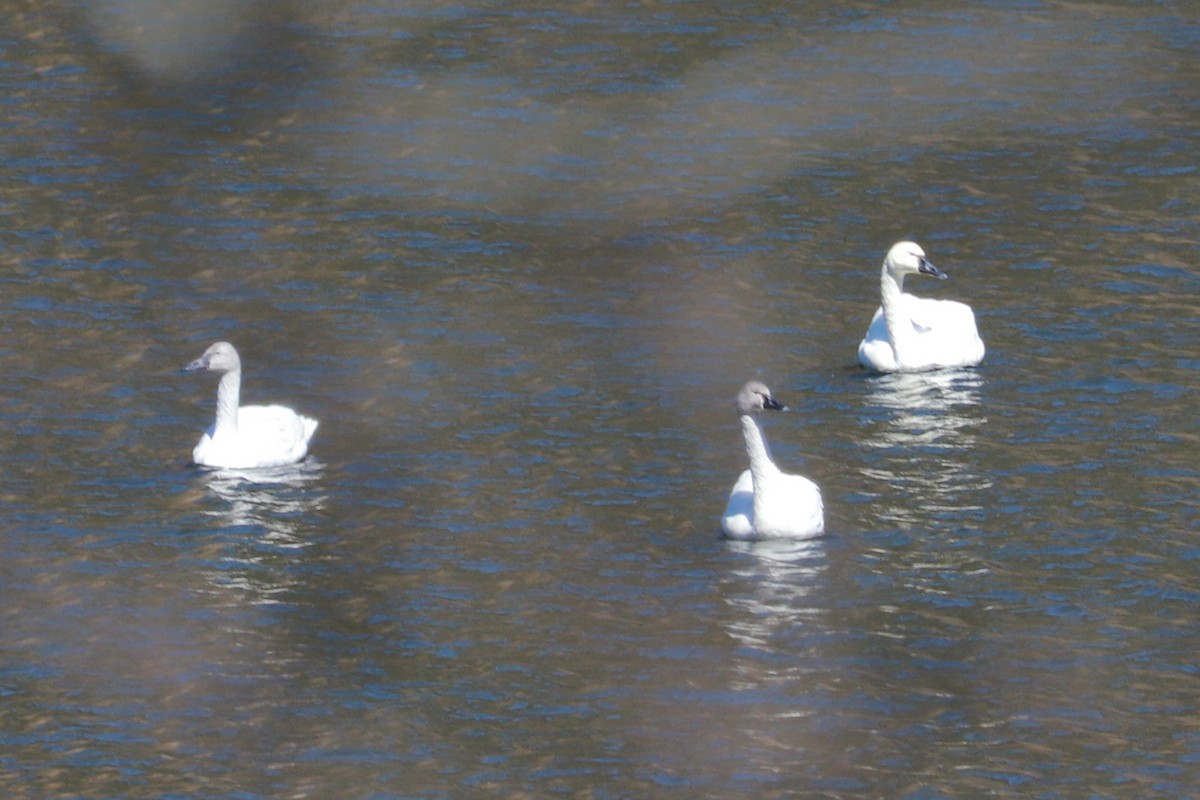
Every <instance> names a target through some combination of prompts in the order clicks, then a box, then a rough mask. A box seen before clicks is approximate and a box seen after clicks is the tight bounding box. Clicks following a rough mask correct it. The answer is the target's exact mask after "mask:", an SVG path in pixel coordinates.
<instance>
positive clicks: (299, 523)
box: [201, 458, 325, 603]
mask: <svg viewBox="0 0 1200 800" xmlns="http://www.w3.org/2000/svg"><path fill="white" fill-rule="evenodd" d="M323 466H324V465H323V464H321V463H320V462H318V461H316V460H314V459H312V458H309V459H307V460H305V461H303V462H301V463H299V464H289V465H286V466H281V467H272V468H269V469H213V470H204V471H203V472H202V473H201V480H202V481H203V482H204V483H205V485H206V486H207V488H208V490H209V492H211V494H212V495H213V496H214V497H215V498H217V499H218V500H219V501H220V506H219V507H214V508H211V509H208V510H206V511H205V512H204V513H205V514H208V515H209V516H212V517H216V518H218V519H219V520H221V522H222V527H223V528H224V529H225V530H226V531H227V532H229V533H230V534H231V536H230V537H228V538H226V539H225V544H224V546H223V547H222V550H223V552H222V554H221V555H220V557H219V560H218V564H219V566H218V568H217V569H215V570H213V572H212V573H211V575H210V579H211V581H212V583H213V584H215V585H216V586H218V587H220V588H221V589H224V590H228V589H240V590H242V591H245V592H248V593H251V594H253V595H254V602H256V603H273V602H277V599H276V598H277V596H278V595H279V594H280V593H281V592H285V591H286V590H287V589H288V588H289V587H290V586H292V585H293V584H294V583H295V579H294V577H292V573H291V570H290V567H291V565H292V562H293V559H294V558H295V555H296V552H297V551H299V550H301V549H303V548H305V547H308V546H309V545H310V544H311V542H310V541H309V540H308V539H307V538H306V536H305V530H306V529H307V528H309V527H310V518H311V515H312V513H313V512H314V511H318V510H320V509H321V508H323V507H324V503H325V496H324V495H322V494H317V493H314V492H313V488H314V485H315V484H316V483H317V482H318V481H319V480H320V478H321V473H322V468H323ZM231 542H232V543H231Z"/></svg>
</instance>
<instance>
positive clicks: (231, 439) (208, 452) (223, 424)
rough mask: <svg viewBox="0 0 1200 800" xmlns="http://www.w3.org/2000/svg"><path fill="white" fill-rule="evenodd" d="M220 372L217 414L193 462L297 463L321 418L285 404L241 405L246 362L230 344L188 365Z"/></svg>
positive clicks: (232, 464) (235, 465) (217, 346)
mask: <svg viewBox="0 0 1200 800" xmlns="http://www.w3.org/2000/svg"><path fill="white" fill-rule="evenodd" d="M184 371H186V372H217V373H220V375H221V382H220V383H219V384H218V386H217V418H216V420H215V421H214V422H213V424H212V427H211V428H209V429H208V431H206V432H205V433H204V435H203V436H201V437H200V442H199V443H198V444H197V445H196V448H195V449H194V450H193V451H192V461H193V462H195V463H196V464H199V465H201V466H205V467H227V468H234V469H247V468H256V467H278V466H282V465H284V464H294V463H295V462H297V461H300V460H301V459H302V458H304V456H305V455H306V454H307V453H308V442H309V440H310V439H312V436H313V433H314V432H315V431H316V430H317V424H318V423H317V421H316V420H315V419H311V418H309V417H305V416H302V415H300V414H297V413H296V412H295V411H293V410H292V409H290V408H287V407H286V406H278V405H271V406H242V405H240V404H239V403H240V396H241V386H242V361H241V359H240V358H239V357H238V353H237V350H235V349H234V347H233V345H231V344H230V343H229V342H217V343H216V344H214V345H212V346H211V347H209V348H208V349H207V350H205V351H204V355H202V356H200V357H199V358H197V359H196V360H195V361H193V362H191V363H190V364H188V365H187V366H186V367H184Z"/></svg>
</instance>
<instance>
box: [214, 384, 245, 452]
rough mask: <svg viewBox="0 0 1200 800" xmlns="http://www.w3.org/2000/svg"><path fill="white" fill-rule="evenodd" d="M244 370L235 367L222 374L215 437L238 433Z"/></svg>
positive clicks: (218, 391) (218, 387) (218, 394)
mask: <svg viewBox="0 0 1200 800" xmlns="http://www.w3.org/2000/svg"><path fill="white" fill-rule="evenodd" d="M241 392H242V371H241V370H240V369H235V370H233V371H232V372H226V373H225V374H224V375H222V376H221V383H220V384H219V385H218V386H217V423H216V426H215V428H214V429H213V438H217V437H219V436H222V435H225V436H228V435H234V436H236V435H237V430H238V404H239V403H240V402H241Z"/></svg>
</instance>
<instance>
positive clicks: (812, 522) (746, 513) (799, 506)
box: [721, 381, 825, 539]
mask: <svg viewBox="0 0 1200 800" xmlns="http://www.w3.org/2000/svg"><path fill="white" fill-rule="evenodd" d="M737 407H738V416H739V417H740V419H741V421H742V434H743V435H744V436H745V437H746V454H747V455H748V456H750V469H748V470H746V471H745V472H743V473H742V474H741V477H739V478H738V480H737V483H735V484H734V485H733V491H731V492H730V493H729V504H728V505H727V506H726V507H725V513H724V515H722V517H721V530H722V531H724V532H725V535H726V536H728V537H729V538H730V539H775V538H791V539H811V538H813V537H816V536H820V535H821V534H822V533H824V532H825V510H824V506H823V505H822V503H821V490H820V489H819V488H818V487H817V485H816V484H815V483H813V482H812V481H810V480H809V479H808V478H805V477H802V476H800V475H786V474H784V473H783V472H781V471H780V470H779V467H777V466H775V462H774V461H772V460H771V451H770V450H769V449H768V448H767V439H766V437H765V436H763V431H762V424H761V423H760V422H759V420H758V417H757V416H756V412H758V411H761V410H762V409H764V408H767V409H771V410H773V411H781V410H783V406H781V405H780V404H779V403H777V402H775V401H774V400H772V399H771V390H770V389H768V388H767V387H766V386H764V385H763V384H761V383H759V382H758V381H750V382H749V383H747V384H746V385H745V386H743V387H742V391H741V392H740V393H739V394H738V399H737Z"/></svg>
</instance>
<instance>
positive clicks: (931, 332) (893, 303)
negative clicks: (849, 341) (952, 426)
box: [858, 242, 984, 372]
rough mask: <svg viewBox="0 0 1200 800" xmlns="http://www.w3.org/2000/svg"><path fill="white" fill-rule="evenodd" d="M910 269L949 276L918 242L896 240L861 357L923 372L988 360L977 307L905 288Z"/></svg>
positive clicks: (875, 364)
mask: <svg viewBox="0 0 1200 800" xmlns="http://www.w3.org/2000/svg"><path fill="white" fill-rule="evenodd" d="M910 274H922V275H932V276H933V277H935V278H946V277H947V276H946V274H945V273H944V272H942V271H941V270H939V269H938V268H937V267H935V266H933V264H931V263H930V262H929V260H928V259H926V258H925V251H924V250H922V249H921V248H920V247H919V246H918V245H916V244H914V243H913V242H899V243H898V244H896V245H894V246H893V247H892V249H891V250H889V251H888V254H887V258H885V259H884V261H883V269H882V270H881V275H880V279H879V285H880V300H881V303H880V306H879V308H878V309H877V310H876V311H875V316H874V317H872V319H871V325H870V326H869V327H868V328H867V335H866V336H864V337H863V340H862V342H861V343H859V345H858V360H859V362H860V363H861V364H862V365H863V366H864V367H866V368H867V369H872V370H875V371H876V372H923V371H925V370H931V369H942V368H945V367H973V366H975V365H976V364H978V363H979V362H980V361H983V355H984V346H983V340H982V339H980V338H979V331H978V329H977V328H976V327H975V312H973V311H972V310H971V307H970V306H968V305H967V304H965V303H959V302H955V301H954V300H931V299H928V298H923V297H916V296H915V295H911V294H905V293H904V291H903V289H904V276H905V275H910Z"/></svg>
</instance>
